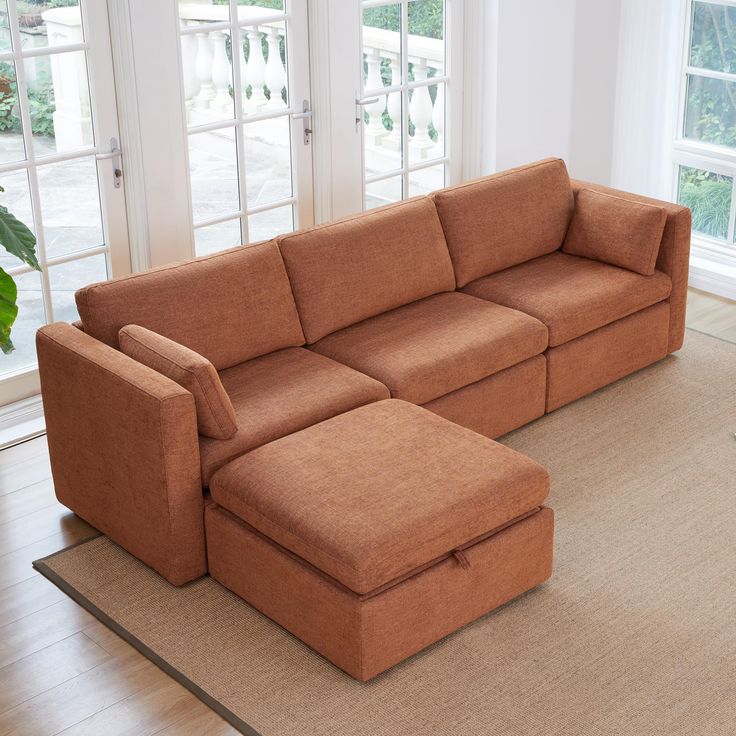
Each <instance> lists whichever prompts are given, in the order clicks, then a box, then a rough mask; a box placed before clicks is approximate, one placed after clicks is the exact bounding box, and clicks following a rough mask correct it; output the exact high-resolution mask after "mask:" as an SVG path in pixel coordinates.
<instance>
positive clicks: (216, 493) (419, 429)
mask: <svg viewBox="0 0 736 736" xmlns="http://www.w3.org/2000/svg"><path fill="white" fill-rule="evenodd" d="M210 491H211V493H212V498H213V500H214V502H215V503H214V504H210V505H209V506H208V507H207V510H206V516H205V524H206V536H207V555H208V559H209V570H210V574H211V575H212V577H213V578H215V579H216V580H218V581H219V582H220V583H222V584H223V585H224V586H226V587H227V588H229V589H230V590H232V591H233V592H235V593H237V594H238V595H239V596H241V597H242V598H244V599H245V600H246V601H248V602H249V603H250V604H251V605H253V606H255V607H256V608H257V609H259V610H260V611H262V612H263V613H265V614H266V615H267V616H268V617H270V618H272V619H273V620H274V621H276V622H278V623H279V624H281V625H282V626H284V627H285V628H286V629H288V630H289V631H291V632H292V633H293V634H295V635H296V636H298V637H299V638H300V639H301V640H302V641H304V642H305V643H307V644H308V645H309V646H310V647H312V648H313V649H315V650H316V651H318V652H319V653H320V654H323V655H324V656H325V657H327V658H328V659H329V660H330V661H332V662H333V663H334V664H336V665H337V666H338V667H340V668H341V669H343V670H345V672H347V673H349V674H350V675H352V676H353V677H356V678H358V679H359V680H368V679H370V678H371V677H374V676H375V675H377V674H379V673H380V672H383V671H384V670H385V669H387V668H388V667H391V666H392V665H394V664H396V663H397V662H400V661H401V660H403V659H405V658H406V657H409V656H410V655H412V654H415V653H416V652H418V651H420V650H421V649H423V648H424V647H426V646H427V645H429V644H432V643H433V642H435V641H437V640H438V639H441V638H442V637H444V636H446V635H447V634H450V633H451V632H453V631H455V630H456V629H457V628H459V627H460V626H463V625H464V624H467V623H468V622H470V621H473V620H474V619H476V618H478V617H479V616H481V615H483V614H484V613H487V612H488V611H491V610H493V609H494V608H496V607H497V606H500V605H501V604H503V603H506V602H507V601H509V600H511V599H512V598H514V597H516V596H518V595H519V594H521V593H523V592H524V591H527V590H529V589H530V588H533V587H534V586H535V585H538V584H539V583H541V582H543V581H544V580H546V579H547V578H548V577H549V576H550V574H551V570H552V535H553V525H554V521H553V513H552V511H551V510H550V509H548V508H546V507H544V506H542V503H543V502H544V500H545V498H546V497H547V494H548V491H549V476H548V475H547V472H546V471H545V470H544V468H542V467H541V466H540V465H538V464H537V463H535V462H533V461H532V460H530V459H528V458H526V457H524V456H523V455H520V454H519V453H517V452H515V451H513V450H511V449H509V448H507V447H504V446H503V445H500V444H498V443H496V442H493V441H492V440H489V439H487V438H485V437H483V436H481V435H479V434H476V433H474V432H472V431H470V430H469V429H465V428H463V427H460V426H459V425H456V424H453V423H452V422H449V421H447V420H446V419H443V418H441V417H439V416H437V415H435V414H433V413H431V412H429V411H427V410H426V409H422V408H421V407H418V406H415V405H413V404H408V403H406V402H403V401H398V400H396V399H388V400H385V401H379V402H377V403H375V404H369V405H367V406H363V407H361V408H359V409H355V410H353V411H350V412H347V413H346V414H341V415H340V416H337V417H334V418H332V419H328V420H327V421H324V422H321V423H320V424H316V425H314V426H312V427H309V428H307V429H304V430H302V431H300V432H296V433H295V434H292V435H289V436H287V437H284V438H282V439H279V440H276V441H275V442H271V443H269V444H267V445H264V446H263V447H260V448H258V449H256V450H253V451H252V452H250V453H248V454H247V455H244V456H243V457H240V458H238V459H237V460H234V461H233V462H231V463H229V464H228V465H227V466H225V467H224V468H222V469H221V470H219V471H218V472H217V473H216V474H215V476H214V478H213V479H212V481H211V483H210Z"/></svg>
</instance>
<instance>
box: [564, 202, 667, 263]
mask: <svg viewBox="0 0 736 736" xmlns="http://www.w3.org/2000/svg"><path fill="white" fill-rule="evenodd" d="M666 221H667V213H666V212H665V211H664V209H663V208H662V207H657V206H656V205H653V204H647V203H645V202H632V201H631V200H629V199H624V198H623V197H617V196H615V195H613V194H607V193H605V192H596V191H594V190H592V189H582V190H581V191H579V192H578V193H577V195H576V197H575V214H574V215H573V216H572V222H571V223H570V227H569V229H568V231H567V235H566V236H565V242H564V244H563V246H562V250H563V252H564V253H570V254H571V255H574V256H582V257H583V258H591V259H592V260H594V261H602V262H603V263H610V264H611V265H612V266H619V267H620V268H626V269H628V270H629V271H634V272H635V273H640V274H641V275H642V276H651V275H652V274H653V273H654V266H655V264H656V263H657V256H658V255H659V245H660V243H661V242H662V233H663V232H664V225H665V222H666Z"/></svg>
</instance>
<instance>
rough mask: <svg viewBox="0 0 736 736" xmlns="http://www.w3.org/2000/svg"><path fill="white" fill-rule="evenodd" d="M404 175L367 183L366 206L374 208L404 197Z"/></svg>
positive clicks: (370, 208)
mask: <svg viewBox="0 0 736 736" xmlns="http://www.w3.org/2000/svg"><path fill="white" fill-rule="evenodd" d="M402 187H403V183H402V177H400V176H394V177H392V178H391V179H381V180H380V181H374V182H372V183H371V184H366V185H365V208H366V209H367V210H372V209H373V208H374V207H382V206H383V205H385V204H391V202H398V201H399V200H401V199H402Z"/></svg>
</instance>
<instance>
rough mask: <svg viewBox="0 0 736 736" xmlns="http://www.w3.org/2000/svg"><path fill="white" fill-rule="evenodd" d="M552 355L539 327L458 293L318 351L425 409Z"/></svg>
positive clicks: (338, 337) (358, 328)
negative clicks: (439, 399)
mask: <svg viewBox="0 0 736 736" xmlns="http://www.w3.org/2000/svg"><path fill="white" fill-rule="evenodd" d="M546 348H547V330H546V328H545V326H544V325H543V324H542V323H541V322H539V321H538V320H536V319H533V318H531V317H529V316H528V315H526V314H522V313H521V312H517V311H514V310H512V309H507V308H506V307H502V306H499V305H497V304H489V303H488V302H486V301H483V300H482V299H476V298H474V297H471V296H468V295H467V294H461V293H458V292H451V293H448V294H436V295H435V296H431V297H429V298H427V299H422V300H421V301H418V302H414V303H413V304H407V305H406V306H404V307H400V308H398V309H394V310H392V311H390V312H385V313H384V314H381V315H378V316H377V317H373V318H371V319H367V320H365V321H364V322H360V323H358V324H355V325H352V326H350V327H348V328H346V329H344V330H340V332H335V333H333V334H332V335H328V336H327V337H325V338H323V339H322V340H320V341H319V342H317V343H315V344H314V345H312V349H313V350H316V351H317V352H319V353H321V354H322V355H327V356H328V357H330V358H333V359H334V360H337V361H339V362H340V363H345V364H346V365H349V366H351V367H353V368H355V369H356V370H359V371H361V372H362V373H366V374H367V375H369V376H372V377H373V378H375V379H377V380H379V381H380V382H381V383H383V384H385V385H386V386H388V388H389V389H390V391H391V396H393V397H394V398H398V399H404V400H405V401H410V402H412V403H414V404H424V403H425V402H427V401H431V400H432V399H436V398H437V397H439V396H443V395H444V394H446V393H448V392H450V391H455V390H457V389H459V388H461V387H463V386H467V385H468V384H470V383H474V382H475V381H479V380H480V379H482V378H485V377H486V376H490V375H491V374H493V373H497V372H498V371H501V370H503V369H504V368H508V367H509V366H512V365H515V364H517V363H521V361H523V360H526V359H527V358H531V357H532V356H533V355H538V354H539V353H542V352H543V351H544V350H545V349H546Z"/></svg>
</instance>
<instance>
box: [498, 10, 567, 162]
mask: <svg viewBox="0 0 736 736" xmlns="http://www.w3.org/2000/svg"><path fill="white" fill-rule="evenodd" d="M575 9H576V0H555V2H549V0H524V1H523V2H520V0H500V2H499V8H498V32H497V37H498V57H497V69H496V73H497V107H496V111H497V117H496V141H495V158H496V168H497V169H499V170H500V169H507V168H509V167H511V166H518V165H520V164H524V163H528V162H530V161H534V160H537V159H540V158H546V157H547V156H560V157H562V158H564V159H565V160H568V159H569V158H570V129H571V116H572V96H573V74H572V71H573V62H574V51H575Z"/></svg>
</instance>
